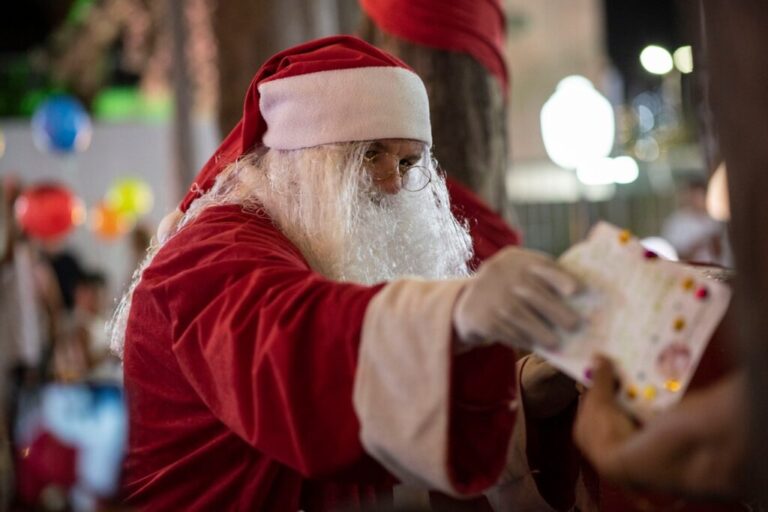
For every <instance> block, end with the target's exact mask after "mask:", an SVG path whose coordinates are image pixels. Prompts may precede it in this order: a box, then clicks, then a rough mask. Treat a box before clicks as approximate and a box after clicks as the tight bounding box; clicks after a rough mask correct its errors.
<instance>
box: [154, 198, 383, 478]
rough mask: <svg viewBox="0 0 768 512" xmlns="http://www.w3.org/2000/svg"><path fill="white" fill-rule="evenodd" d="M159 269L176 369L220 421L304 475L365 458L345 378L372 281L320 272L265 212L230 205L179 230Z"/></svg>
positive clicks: (161, 257)
mask: <svg viewBox="0 0 768 512" xmlns="http://www.w3.org/2000/svg"><path fill="white" fill-rule="evenodd" d="M182 248H183V250H181V249H182ZM155 273H157V275H162V276H166V277H165V278H164V279H163V280H162V285H161V286H158V287H157V288H158V291H157V293H159V294H161V295H162V300H163V301H164V303H166V304H167V305H168V308H169V310H171V311H173V312H174V315H173V317H172V318H171V320H170V321H171V322H172V326H171V329H172V336H173V346H172V349H173V353H174V355H175V356H176V359H177V361H178V364H179V366H180V368H181V371H182V372H183V374H184V375H185V377H186V378H187V380H188V381H189V383H190V385H191V386H192V387H193V388H194V389H195V391H196V393H197V394H198V395H199V396H200V398H201V399H202V400H203V401H204V402H205V404H206V405H207V406H208V407H209V408H210V410H211V411H212V412H213V414H215V415H216V416H217V417H218V418H219V419H220V420H221V421H222V422H223V423H224V424H226V425H227V426H228V427H229V428H230V429H231V430H232V431H234V432H235V433H236V434H237V435H239V436H240V437H242V438H243V439H244V440H245V441H246V442H248V443H249V444H251V445H252V446H254V447H255V448H257V449H258V450H259V451H261V452H262V453H264V454H266V455H267V456H269V457H271V458H273V459H275V460H276V461H279V462H281V463H283V464H285V465H287V466H289V467H291V468H294V469H295V470H297V471H299V472H300V473H301V474H303V475H306V476H318V475H323V474H328V473H332V472H335V471H338V470H341V469H344V468H345V467H348V466H349V465H350V464H352V463H354V462H356V461H358V460H359V459H361V457H363V455H364V453H363V449H362V446H361V444H360V441H359V439H358V431H359V424H358V421H357V418H356V416H355V413H354V410H353V408H352V388H353V380H354V375H355V367H356V361H357V353H358V344H359V339H360V330H361V324H362V320H363V316H364V313H365V310H366V307H367V305H368V301H369V300H370V299H371V298H372V297H373V296H374V295H375V294H376V293H377V291H378V290H379V287H363V286H356V285H351V284H342V283H336V282H331V281H329V280H326V279H324V278H322V277H321V276H320V275H319V274H317V273H315V272H313V271H311V270H310V268H309V267H308V265H307V264H306V262H305V261H304V259H303V258H302V257H301V255H300V253H299V252H298V250H297V249H296V248H295V247H294V246H293V245H292V244H291V243H290V242H288V240H287V239H285V237H283V236H282V235H281V234H280V232H279V231H277V230H276V229H275V228H274V227H273V226H272V225H271V223H270V221H269V220H267V219H264V218H260V217H258V216H255V215H249V214H245V213H243V212H241V211H240V210H239V209H238V208H237V207H215V208H211V209H209V210H208V211H206V212H204V213H203V214H202V215H201V218H200V219H198V220H197V221H195V222H193V223H192V224H191V225H190V226H188V227H186V228H184V229H183V230H182V231H181V232H180V233H179V234H178V235H176V236H175V237H174V238H173V239H171V241H169V242H168V244H167V246H166V247H164V248H163V250H162V251H161V252H160V253H159V254H158V256H157V257H156V259H155V262H154V263H153V265H152V266H151V267H150V269H148V270H147V271H146V272H145V275H144V279H145V280H150V281H151V280H153V275H152V274H155ZM167 276H172V277H167Z"/></svg>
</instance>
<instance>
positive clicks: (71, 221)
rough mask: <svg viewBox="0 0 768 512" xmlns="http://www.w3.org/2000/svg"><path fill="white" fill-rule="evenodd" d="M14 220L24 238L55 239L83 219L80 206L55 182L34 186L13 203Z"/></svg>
mask: <svg viewBox="0 0 768 512" xmlns="http://www.w3.org/2000/svg"><path fill="white" fill-rule="evenodd" d="M14 214H15V216H16V220H17V222H18V223H19V225H20V226H21V228H22V229H23V230H24V232H25V233H27V235H29V236H30V237H31V238H36V239H38V240H55V239H58V238H61V237H62V236H64V235H66V234H67V233H69V231H70V230H72V228H73V227H75V226H77V225H78V224H81V223H82V222H83V221H84V220H85V209H84V208H83V203H82V201H80V199H78V198H77V197H76V196H75V195H74V194H73V193H72V192H71V191H70V190H69V189H68V188H67V187H65V186H63V185H59V184H55V183H46V184H40V185H35V186H33V187H30V188H28V189H27V190H25V191H24V193H23V194H21V195H20V196H19V198H18V199H16V203H15V204H14Z"/></svg>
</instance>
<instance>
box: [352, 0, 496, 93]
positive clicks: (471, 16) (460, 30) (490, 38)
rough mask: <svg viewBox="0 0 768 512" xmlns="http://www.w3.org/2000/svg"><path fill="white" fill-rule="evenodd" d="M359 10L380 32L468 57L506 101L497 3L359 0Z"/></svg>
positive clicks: (484, 0) (488, 0) (478, 0)
mask: <svg viewBox="0 0 768 512" xmlns="http://www.w3.org/2000/svg"><path fill="white" fill-rule="evenodd" d="M360 6H361V7H362V9H363V11H365V13H366V14H367V15H368V16H369V17H370V18H371V19H372V20H373V22H374V23H375V24H376V25H377V26H378V27H379V28H380V29H381V30H383V31H384V32H387V33H389V34H392V35H394V36H396V37H399V38H401V39H405V40H406V41H410V42H412V43H416V44H421V45H424V46H429V47H431V48H437V49H438V50H448V51H454V52H461V53H466V54H469V55H471V56H472V57H474V58H475V59H476V60H477V61H478V62H480V63H481V64H482V65H483V66H484V67H485V68H486V69H487V70H488V71H489V72H490V73H491V74H492V75H493V76H495V77H496V79H498V81H499V83H500V85H501V87H502V90H503V91H504V96H505V97H506V95H507V90H508V88H509V73H508V70H507V65H506V62H505V60H504V44H505V35H506V20H505V17H504V10H503V8H502V5H501V1H500V0H360Z"/></svg>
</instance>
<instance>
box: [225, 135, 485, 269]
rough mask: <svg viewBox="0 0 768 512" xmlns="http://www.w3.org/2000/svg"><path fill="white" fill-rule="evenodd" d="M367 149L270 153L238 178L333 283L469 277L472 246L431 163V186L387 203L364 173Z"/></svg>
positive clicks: (246, 166)
mask: <svg viewBox="0 0 768 512" xmlns="http://www.w3.org/2000/svg"><path fill="white" fill-rule="evenodd" d="M367 149H368V144H367V143H350V144H344V145H332V146H330V145H329V146H320V147H317V148H309V149H304V150H299V151H270V152H268V153H267V154H265V155H264V156H262V157H260V158H257V159H254V160H252V161H251V162H242V163H241V166H242V167H241V168H240V169H239V170H238V171H237V172H238V174H239V175H240V177H239V179H240V181H241V182H242V184H243V185H244V186H245V187H246V189H248V190H252V191H253V194H254V196H255V198H256V200H257V201H258V203H259V204H260V205H262V206H263V208H264V210H265V211H266V212H267V213H268V214H269V215H270V217H271V218H272V219H273V220H274V221H275V223H276V225H277V226H278V227H279V228H280V230H281V231H282V232H283V233H284V234H285V235H286V236H287V237H288V238H289V239H290V240H291V241H292V242H293V243H294V244H296V246H297V247H298V248H299V250H300V251H301V252H302V254H303V255H304V256H305V258H306V259H307V261H308V262H309V263H310V265H311V266H312V267H313V268H314V269H315V270H317V271H318V272H320V273H322V274H323V275H325V276H327V277H329V278H331V279H335V280H339V281H351V282H356V283H363V284H372V283H376V282H380V281H388V280H392V279H396V278H399V277H403V276H420V277H424V278H428V279H440V278H448V277H456V276H465V275H468V273H469V270H468V268H467V261H468V260H470V259H471V257H472V241H471V238H470V236H469V232H468V231H467V229H466V227H465V226H464V225H462V224H461V223H459V222H458V221H457V219H456V218H455V217H454V216H453V214H452V213H451V211H450V202H449V198H448V191H447V188H446V185H445V179H444V178H443V177H442V176H439V175H438V173H437V172H436V169H435V165H434V164H433V163H432V162H431V161H430V159H429V157H428V155H424V158H423V163H425V164H426V166H427V167H428V168H429V170H430V172H431V173H432V181H431V182H430V184H429V185H428V186H427V187H426V188H425V189H423V190H421V191H418V192H411V191H407V190H402V191H401V192H400V193H398V194H395V195H388V194H384V193H382V192H380V191H378V189H377V187H376V186H375V185H374V184H373V183H372V182H371V179H370V176H369V174H368V173H367V172H366V171H365V170H364V169H363V168H362V156H363V154H365V152H366V150H367Z"/></svg>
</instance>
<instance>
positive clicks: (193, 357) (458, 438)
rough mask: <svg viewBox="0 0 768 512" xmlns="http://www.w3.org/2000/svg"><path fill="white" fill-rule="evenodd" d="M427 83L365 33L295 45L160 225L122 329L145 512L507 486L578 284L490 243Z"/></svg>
mask: <svg viewBox="0 0 768 512" xmlns="http://www.w3.org/2000/svg"><path fill="white" fill-rule="evenodd" d="M430 145H431V128H430V119H429V106H428V101H427V95H426V91H425V88H424V85H423V83H422V82H421V80H420V79H419V78H418V76H417V75H416V74H415V73H413V72H412V71H411V70H410V69H408V68H407V66H405V65H404V64H403V63H402V62H401V61H399V60H397V59H396V58H394V57H392V56H390V55H389V54H386V53H384V52H382V51H380V50H378V49H376V48H374V47H372V46H370V45H369V44H367V43H365V42H363V41H361V40H359V39H357V38H353V37H347V36H335V37H330V38H325V39H321V40H317V41H312V42H309V43H305V44H303V45H301V46H297V47H295V48H291V49H288V50H285V51H283V52H281V53H279V54H277V55H275V56H274V57H273V58H271V59H270V60H269V61H267V62H266V63H265V64H264V65H263V66H262V68H261V69H260V70H259V71H258V73H257V74H256V76H255V77H254V80H253V82H252V84H251V87H250V89H249V91H248V93H247V96H246V101H245V108H244V113H243V118H242V120H241V121H240V123H239V124H238V125H237V127H236V128H235V129H234V130H233V131H232V132H231V133H230V135H229V136H228V137H227V138H226V139H225V141H224V142H223V143H222V145H221V147H220V148H219V149H218V151H217V152H216V153H215V154H214V156H213V157H212V158H211V159H210V160H209V162H208V163H207V164H206V166H205V168H204V169H203V171H202V173H201V174H200V176H199V177H198V180H197V182H196V183H195V185H194V186H193V188H192V189H191V190H190V193H189V194H188V195H187V197H186V198H185V200H184V202H183V203H182V205H181V212H183V213H181V214H180V215H179V216H176V217H172V218H170V219H169V221H168V222H166V225H165V227H164V228H163V229H162V230H161V231H162V233H161V235H160V237H159V243H158V244H157V245H156V246H154V247H153V248H152V249H151V250H150V252H149V255H148V257H147V260H146V262H145V263H144V264H143V265H142V267H141V268H140V269H139V270H138V271H137V274H136V278H135V279H134V283H133V284H132V286H131V288H130V290H129V292H128V293H127V294H126V296H125V297H124V299H123V301H122V303H121V305H120V307H119V308H118V310H117V312H116V314H115V318H114V320H113V323H112V336H113V348H115V349H116V350H117V351H118V352H120V353H122V355H123V357H124V368H125V387H126V394H127V399H128V404H129V413H130V443H129V444H130V446H129V452H128V456H127V460H126V463H125V485H124V489H125V496H126V501H127V502H128V503H129V504H132V505H134V506H138V507H140V508H143V509H152V510H171V509H175V510H178V509H184V510H230V509H248V510H308V511H309V510H312V511H314V510H333V509H334V508H335V507H337V506H339V505H344V506H352V507H359V506H363V505H364V504H366V503H371V502H376V501H377V500H382V499H383V500H387V499H390V498H389V497H391V495H392V487H393V485H394V484H396V483H397V482H406V483H409V484H412V485H416V486H420V487H423V488H425V489H432V490H437V491H442V492H444V493H447V494H450V495H454V496H466V495H473V494H478V493H481V492H483V491H484V490H486V489H487V488H489V487H490V486H492V485H493V484H494V483H496V482H497V480H498V478H499V475H500V474H501V472H502V470H503V469H504V467H505V464H506V462H507V460H506V458H507V457H506V455H507V448H508V445H509V440H510V436H511V434H512V429H513V426H514V425H515V419H516V416H517V415H518V412H520V411H519V410H520V409H521V407H520V404H519V401H518V400H517V399H516V392H515V389H516V386H515V379H516V377H515V371H514V367H515V354H514V352H513V350H512V347H525V348H531V347H532V346H534V345H535V344H537V343H540V344H543V345H547V346H555V345H557V343H558V336H557V334H556V329H557V328H562V329H571V328H574V327H575V326H576V324H577V323H578V321H579V319H578V317H577V315H576V314H575V313H574V312H573V311H572V310H571V309H569V307H568V306H567V305H566V304H565V303H564V298H566V297H568V296H569V295H571V294H573V293H575V292H576V289H577V283H576V281H575V280H574V278H573V277H572V276H570V275H569V274H567V273H566V272H565V271H563V270H562V269H560V268H559V267H558V266H557V265H556V264H554V263H553V262H552V261H551V260H550V259H548V258H547V257H545V256H544V255H541V254H538V253H534V252H530V251H525V250H522V249H517V248H510V249H505V250H503V251H501V252H499V253H498V254H497V255H496V256H494V257H493V258H491V259H489V260H488V261H486V262H485V263H483V264H482V265H481V266H480V267H479V269H478V270H477V272H475V273H472V272H471V271H470V267H469V265H468V262H470V261H472V258H473V244H472V238H471V236H470V232H469V230H468V228H467V226H466V225H465V223H463V222H462V221H460V220H458V219H457V218H456V217H455V216H454V215H453V213H452V211H451V202H450V198H449V194H448V190H447V187H446V183H445V179H444V177H443V176H442V175H441V173H439V172H438V168H437V164H436V162H435V161H434V159H432V158H431V156H430Z"/></svg>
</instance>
